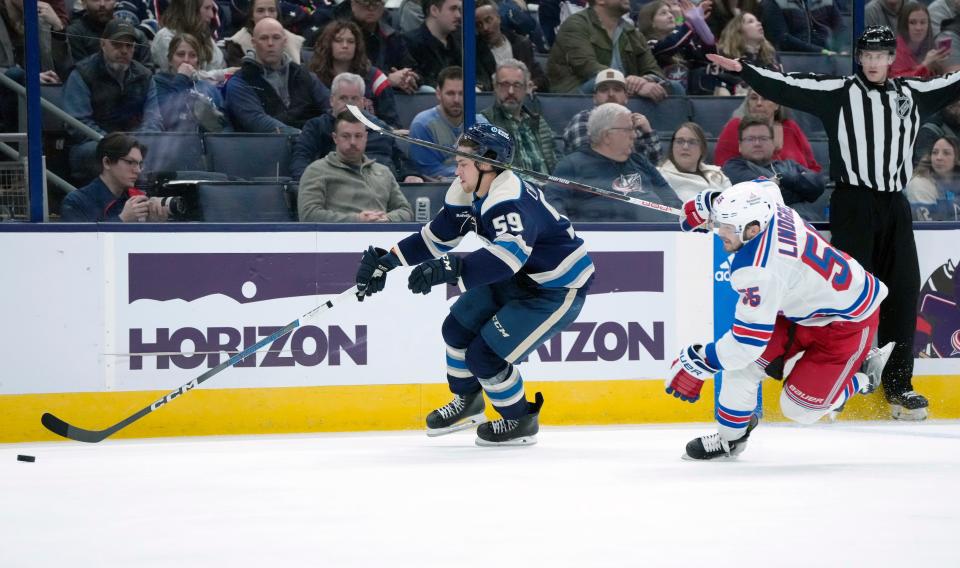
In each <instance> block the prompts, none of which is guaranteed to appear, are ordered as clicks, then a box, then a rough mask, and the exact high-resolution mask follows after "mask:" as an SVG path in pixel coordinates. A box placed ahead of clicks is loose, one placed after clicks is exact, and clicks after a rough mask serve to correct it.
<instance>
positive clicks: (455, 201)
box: [443, 178, 473, 207]
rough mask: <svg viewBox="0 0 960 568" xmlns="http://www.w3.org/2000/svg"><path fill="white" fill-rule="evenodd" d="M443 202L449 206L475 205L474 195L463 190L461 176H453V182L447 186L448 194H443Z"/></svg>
mask: <svg viewBox="0 0 960 568" xmlns="http://www.w3.org/2000/svg"><path fill="white" fill-rule="evenodd" d="M443 203H444V205H447V206H448V207H471V206H473V195H471V194H469V193H467V192H465V191H463V186H462V185H461V184H460V178H453V182H452V183H451V184H450V187H448V188H447V193H446V195H444V196H443Z"/></svg>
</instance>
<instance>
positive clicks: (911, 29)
mask: <svg viewBox="0 0 960 568" xmlns="http://www.w3.org/2000/svg"><path fill="white" fill-rule="evenodd" d="M891 29H896V30H897V57H896V59H894V61H893V65H892V66H891V67H890V76H891V77H920V78H926V77H933V76H935V75H937V74H938V73H937V66H938V64H939V63H940V62H941V61H943V60H945V59H946V58H947V56H948V55H950V48H949V47H944V48H942V49H936V48H934V47H933V34H932V33H931V32H930V13H929V12H927V6H926V4H921V3H919V2H908V3H907V5H906V6H904V7H903V11H902V12H901V13H900V21H899V22H898V23H897V27H896V28H891Z"/></svg>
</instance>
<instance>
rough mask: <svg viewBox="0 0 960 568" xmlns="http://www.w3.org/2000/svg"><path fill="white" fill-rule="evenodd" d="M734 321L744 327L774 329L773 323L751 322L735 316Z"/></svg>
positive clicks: (759, 329) (762, 329) (763, 329)
mask: <svg viewBox="0 0 960 568" xmlns="http://www.w3.org/2000/svg"><path fill="white" fill-rule="evenodd" d="M733 323H734V324H736V325H742V326H743V327H747V328H750V329H753V330H756V331H773V324H766V323H749V322H745V321H743V320H740V319H738V318H734V319H733Z"/></svg>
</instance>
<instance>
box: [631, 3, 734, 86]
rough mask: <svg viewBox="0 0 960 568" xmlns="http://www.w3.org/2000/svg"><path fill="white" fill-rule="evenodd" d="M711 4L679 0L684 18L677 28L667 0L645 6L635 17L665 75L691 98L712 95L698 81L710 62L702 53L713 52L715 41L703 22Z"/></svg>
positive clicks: (714, 50)
mask: <svg viewBox="0 0 960 568" xmlns="http://www.w3.org/2000/svg"><path fill="white" fill-rule="evenodd" d="M711 5H712V4H711V2H710V0H706V1H705V2H703V3H702V4H700V5H699V6H694V5H693V3H691V2H690V0H680V2H679V7H680V9H681V10H683V18H684V19H683V23H682V24H680V25H679V26H678V25H677V19H676V17H675V15H674V13H673V10H672V9H671V3H670V2H668V1H667V0H656V1H654V2H650V3H649V4H646V5H644V6H643V7H642V8H640V14H639V15H638V16H637V26H638V27H639V28H640V31H641V32H642V33H643V36H644V37H645V38H647V43H648V44H649V45H650V51H651V52H652V53H653V56H654V57H656V58H657V63H658V64H659V65H660V68H661V69H663V73H664V76H666V78H667V79H668V80H670V81H671V82H672V83H674V84H676V85H678V86H680V87H681V88H682V92H685V93H687V94H690V95H710V94H713V92H712V89H711V90H709V91H708V90H705V89H703V88H702V87H701V81H700V78H701V76H702V75H703V70H704V69H705V68H706V67H707V65H708V63H709V62H708V61H707V59H706V57H704V54H706V53H715V52H716V49H715V48H714V44H715V43H716V41H715V39H714V37H713V32H711V31H710V28H709V27H707V22H706V16H708V15H709V14H710V10H711Z"/></svg>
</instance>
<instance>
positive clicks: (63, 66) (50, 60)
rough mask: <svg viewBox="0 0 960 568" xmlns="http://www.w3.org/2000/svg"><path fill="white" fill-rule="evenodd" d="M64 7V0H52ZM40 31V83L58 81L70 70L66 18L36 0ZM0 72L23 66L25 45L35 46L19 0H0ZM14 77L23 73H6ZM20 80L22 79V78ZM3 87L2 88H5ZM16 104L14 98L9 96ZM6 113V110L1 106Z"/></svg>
mask: <svg viewBox="0 0 960 568" xmlns="http://www.w3.org/2000/svg"><path fill="white" fill-rule="evenodd" d="M54 4H56V5H58V6H59V8H60V9H61V10H62V9H63V0H58V1H56V2H54ZM37 6H38V8H37V10H38V16H39V31H40V41H39V44H40V71H41V73H40V81H41V82H42V83H59V82H60V78H61V77H66V76H67V71H68V69H69V65H68V64H69V52H68V47H67V43H66V42H65V41H64V37H63V33H60V32H62V31H63V29H64V27H65V25H66V24H65V23H64V22H65V21H66V20H61V17H60V16H59V15H58V13H57V11H56V10H55V9H54V7H52V6H51V4H48V3H47V2H38V3H37ZM0 20H2V21H0V71H3V70H6V69H9V68H13V67H19V68H24V67H25V66H26V59H25V57H26V51H25V46H27V45H30V46H31V47H32V46H33V45H34V43H33V42H35V41H36V40H35V39H34V38H30V39H29V41H28V40H27V38H26V37H25V35H26V31H25V30H24V27H25V23H24V19H23V1H22V0H2V1H0ZM11 75H12V78H13V79H14V80H17V81H20V80H21V78H22V72H19V71H15V72H13V73H9V74H8V76H11ZM21 82H22V81H21ZM5 90H6V89H4V91H5ZM11 100H12V101H13V105H14V106H16V104H17V102H16V98H13V99H11ZM0 112H5V109H0Z"/></svg>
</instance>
